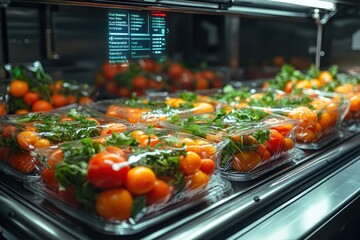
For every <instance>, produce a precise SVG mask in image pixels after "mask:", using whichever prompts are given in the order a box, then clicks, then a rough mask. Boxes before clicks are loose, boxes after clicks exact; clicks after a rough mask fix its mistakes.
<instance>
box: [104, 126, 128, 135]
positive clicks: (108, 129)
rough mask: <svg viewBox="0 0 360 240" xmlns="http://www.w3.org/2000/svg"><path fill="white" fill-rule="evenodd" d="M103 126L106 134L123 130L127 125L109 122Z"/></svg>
mask: <svg viewBox="0 0 360 240" xmlns="http://www.w3.org/2000/svg"><path fill="white" fill-rule="evenodd" d="M104 127H105V131H106V134H111V133H118V132H124V131H125V130H126V129H127V127H126V125H125V124H123V123H109V124H107V125H106V126H104Z"/></svg>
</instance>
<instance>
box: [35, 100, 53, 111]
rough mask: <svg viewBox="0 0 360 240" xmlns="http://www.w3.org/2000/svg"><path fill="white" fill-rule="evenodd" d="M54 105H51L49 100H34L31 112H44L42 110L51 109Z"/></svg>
mask: <svg viewBox="0 0 360 240" xmlns="http://www.w3.org/2000/svg"><path fill="white" fill-rule="evenodd" d="M53 108H54V107H53V105H51V103H50V102H48V101H46V100H42V99H40V100H38V101H36V102H35V103H34V104H33V105H32V111H33V112H44V111H49V110H52V109H53Z"/></svg>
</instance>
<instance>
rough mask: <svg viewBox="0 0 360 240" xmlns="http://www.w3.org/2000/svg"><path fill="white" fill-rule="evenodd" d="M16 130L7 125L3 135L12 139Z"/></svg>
mask: <svg viewBox="0 0 360 240" xmlns="http://www.w3.org/2000/svg"><path fill="white" fill-rule="evenodd" d="M15 132H16V128H15V127H14V126H11V125H8V126H6V127H4V129H3V134H4V137H6V138H12V137H14V136H15Z"/></svg>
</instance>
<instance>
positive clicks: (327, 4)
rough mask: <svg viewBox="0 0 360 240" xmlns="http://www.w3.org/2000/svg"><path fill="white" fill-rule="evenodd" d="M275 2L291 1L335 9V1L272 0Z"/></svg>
mask: <svg viewBox="0 0 360 240" xmlns="http://www.w3.org/2000/svg"><path fill="white" fill-rule="evenodd" d="M271 1H273V2H281V3H289V4H294V5H300V6H305V7H313V8H321V9H325V10H334V9H335V3H333V2H329V1H321V0H271Z"/></svg>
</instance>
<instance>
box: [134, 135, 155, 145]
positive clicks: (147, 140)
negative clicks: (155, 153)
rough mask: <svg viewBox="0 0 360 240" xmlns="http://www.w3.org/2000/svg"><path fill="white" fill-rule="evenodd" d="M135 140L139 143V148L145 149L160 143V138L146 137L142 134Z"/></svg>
mask: <svg viewBox="0 0 360 240" xmlns="http://www.w3.org/2000/svg"><path fill="white" fill-rule="evenodd" d="M136 140H137V141H138V142H139V145H140V146H143V147H146V146H150V147H154V146H155V145H156V144H158V143H160V138H159V137H157V136H155V135H150V136H149V135H147V134H143V135H140V136H138V137H137V138H136Z"/></svg>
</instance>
